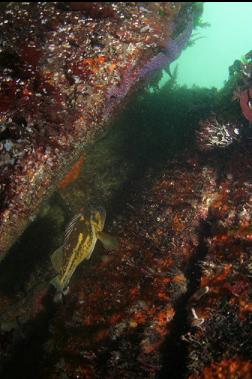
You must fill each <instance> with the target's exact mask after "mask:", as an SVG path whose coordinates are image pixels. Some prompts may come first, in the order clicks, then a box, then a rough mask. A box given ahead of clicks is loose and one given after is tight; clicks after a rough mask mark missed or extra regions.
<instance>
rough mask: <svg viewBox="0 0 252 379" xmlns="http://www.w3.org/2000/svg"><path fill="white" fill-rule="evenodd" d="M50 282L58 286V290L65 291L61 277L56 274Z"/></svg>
mask: <svg viewBox="0 0 252 379" xmlns="http://www.w3.org/2000/svg"><path fill="white" fill-rule="evenodd" d="M50 283H51V284H52V285H53V286H54V288H56V290H57V292H63V287H62V284H61V282H60V279H59V276H58V275H57V276H55V277H54V278H53V279H52V280H51V281H50Z"/></svg>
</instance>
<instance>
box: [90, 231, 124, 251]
mask: <svg viewBox="0 0 252 379" xmlns="http://www.w3.org/2000/svg"><path fill="white" fill-rule="evenodd" d="M96 235H97V238H98V239H99V240H100V241H101V243H102V244H103V247H104V249H106V250H118V248H119V242H118V239H117V238H116V237H115V236H111V235H110V234H108V233H105V232H97V233H96Z"/></svg>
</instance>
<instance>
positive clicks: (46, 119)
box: [0, 2, 193, 258]
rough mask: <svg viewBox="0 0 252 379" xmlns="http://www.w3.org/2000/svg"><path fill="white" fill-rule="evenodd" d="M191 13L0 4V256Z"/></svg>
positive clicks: (182, 7)
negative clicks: (150, 61) (141, 72)
mask: <svg viewBox="0 0 252 379" xmlns="http://www.w3.org/2000/svg"><path fill="white" fill-rule="evenodd" d="M192 17H193V6H192V3H189V4H185V3H172V2H171V3H169V2H165V3H155V2H151V3H127V2H126V3H123V2H121V3H102V2H101V3H99V2H97V3H96V2H95V3H91V2H80V3H74V2H68V3H45V2H44V3H2V4H1V16H0V30H1V36H2V37H1V44H0V47H1V51H0V71H1V72H0V79H1V101H0V138H1V145H0V149H1V161H0V167H1V174H0V175H1V184H0V200H1V206H0V234H1V239H0V257H1V258H3V257H4V255H5V253H6V251H7V250H8V248H9V247H10V246H11V244H12V243H13V242H14V241H15V240H16V238H17V237H18V236H19V235H20V234H21V233H22V232H23V231H24V229H25V227H26V226H27V225H28V224H29V222H30V221H31V220H32V219H33V218H34V216H35V214H36V213H37V212H38V207H39V206H40V205H41V203H42V202H43V201H44V200H45V199H47V198H48V197H49V196H50V195H51V194H52V192H53V190H54V189H55V188H56V186H57V185H58V183H59V181H60V180H61V179H62V178H63V176H64V175H65V174H66V172H67V171H68V170H69V169H70V168H71V166H72V165H73V163H74V162H75V161H76V160H78V159H79V158H80V155H81V153H82V151H83V150H85V148H86V146H87V145H88V144H90V143H91V142H94V141H95V140H96V139H97V137H98V136H100V135H101V134H102V133H103V131H104V130H105V129H106V128H108V125H109V124H108V122H107V121H108V120H109V119H110V118H111V116H112V115H113V113H114V112H115V110H116V109H117V108H118V106H119V105H120V104H121V102H122V100H123V99H124V97H125V96H126V95H127V93H128V92H129V91H130V90H131V88H133V86H134V85H135V83H136V82H137V81H138V79H140V78H141V77H142V76H143V75H142V74H140V71H141V68H142V67H145V66H146V64H147V63H148V61H149V60H150V59H151V58H152V57H153V56H155V55H157V54H158V53H159V52H160V49H162V46H163V45H164V46H166V48H167V46H168V45H169V40H170V39H171V38H172V36H171V34H172V33H173V34H175V35H176V34H178V31H177V30H176V25H178V26H179V28H180V30H179V33H181V32H183V25H184V28H185V27H186V25H187V24H188V22H190V23H192ZM181 25H182V28H181ZM190 30H191V29H190ZM187 36H188V37H189V33H187ZM176 37H177V36H176ZM175 41H176V39H175ZM180 44H181V42H180ZM179 46H180V45H179ZM182 47H183V44H182V45H181V48H182ZM166 63H167V62H166ZM153 69H154V70H155V67H151V69H149V70H147V71H148V72H150V71H153Z"/></svg>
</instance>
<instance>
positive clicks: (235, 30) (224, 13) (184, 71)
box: [160, 2, 252, 88]
mask: <svg viewBox="0 0 252 379" xmlns="http://www.w3.org/2000/svg"><path fill="white" fill-rule="evenodd" d="M202 19H203V21H204V22H208V23H210V24H211V25H210V26H209V27H207V28H204V29H202V28H198V29H196V30H195V31H194V34H196V33H198V35H197V37H199V36H200V37H204V38H202V39H199V40H197V41H196V42H195V44H194V45H193V46H192V47H188V48H187V49H186V50H185V51H183V53H182V54H181V56H180V57H179V59H178V60H177V61H176V62H174V63H173V64H172V65H171V71H173V70H174V67H175V66H176V64H178V78H177V82H178V84H180V85H184V84H185V85H187V86H189V87H191V86H193V85H198V86H202V87H210V88H211V87H217V88H221V87H222V86H223V84H224V81H225V80H227V79H228V67H229V66H230V65H231V64H232V63H233V62H234V60H235V59H240V58H241V57H242V56H243V55H244V54H246V53H247V52H248V51H250V50H251V49H252V44H251V20H252V2H248V3H246V2H234V3H231V2H211V3H210V2H206V3H205V4H204V12H203V17H202ZM167 77H168V75H167V74H166V73H164V75H163V79H162V80H161V82H160V86H162V84H163V83H164V82H165V81H166V80H167Z"/></svg>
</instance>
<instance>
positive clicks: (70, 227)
mask: <svg viewBox="0 0 252 379" xmlns="http://www.w3.org/2000/svg"><path fill="white" fill-rule="evenodd" d="M80 217H83V214H82V213H78V214H77V215H75V216H74V217H73V218H72V220H71V221H70V222H69V224H68V225H67V227H66V230H65V239H64V246H65V245H66V244H67V242H68V240H69V236H70V235H71V233H72V231H73V229H74V226H75V225H76V223H77V221H78V220H79V219H80Z"/></svg>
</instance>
